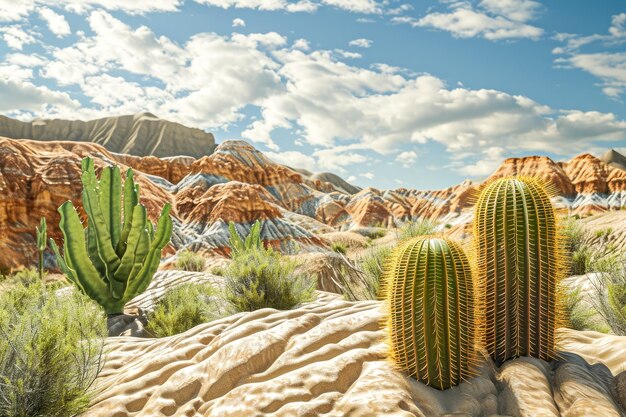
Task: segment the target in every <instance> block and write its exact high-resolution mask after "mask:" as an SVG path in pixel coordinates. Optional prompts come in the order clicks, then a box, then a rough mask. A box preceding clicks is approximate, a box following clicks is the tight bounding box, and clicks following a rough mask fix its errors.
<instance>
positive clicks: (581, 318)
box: [563, 288, 600, 330]
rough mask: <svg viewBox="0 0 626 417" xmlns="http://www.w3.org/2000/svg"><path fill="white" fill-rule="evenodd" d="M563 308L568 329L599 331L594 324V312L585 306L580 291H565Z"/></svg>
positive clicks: (577, 289)
mask: <svg viewBox="0 0 626 417" xmlns="http://www.w3.org/2000/svg"><path fill="white" fill-rule="evenodd" d="M564 295H565V300H564V302H563V307H564V309H565V316H566V317H567V318H568V321H569V327H570V328H571V329H574V330H600V329H598V326H597V325H596V323H595V322H594V320H593V319H594V316H595V313H594V311H593V310H592V309H591V308H590V307H588V306H587V305H585V303H584V301H583V297H582V295H581V293H580V289H579V288H576V289H571V290H569V289H568V290H566V292H565V294H564Z"/></svg>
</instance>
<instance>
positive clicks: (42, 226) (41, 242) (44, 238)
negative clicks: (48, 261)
mask: <svg viewBox="0 0 626 417" xmlns="http://www.w3.org/2000/svg"><path fill="white" fill-rule="evenodd" d="M35 229H36V232H37V250H38V251H39V265H38V267H39V279H40V280H42V281H43V253H44V252H45V250H46V246H47V245H48V231H47V227H46V218H45V217H42V218H41V221H40V223H39V227H36V228H35Z"/></svg>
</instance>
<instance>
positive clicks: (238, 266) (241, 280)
mask: <svg viewBox="0 0 626 417" xmlns="http://www.w3.org/2000/svg"><path fill="white" fill-rule="evenodd" d="M297 265H298V264H297V262H296V261H294V260H292V259H289V258H287V257H284V256H282V255H281V254H280V253H278V252H275V251H274V250H272V249H263V250H249V251H244V252H242V253H239V254H238V255H237V256H235V257H234V258H233V261H232V262H231V264H230V265H229V266H228V268H227V269H226V281H225V284H226V289H225V299H226V301H227V302H228V306H229V309H230V310H231V311H232V312H241V311H254V310H258V309H261V308H275V309H277V310H289V309H291V308H294V307H295V306H297V305H299V304H301V303H304V302H306V301H311V300H313V295H314V291H315V280H313V279H310V278H309V277H306V276H304V275H300V274H296V273H295V269H296V267H297Z"/></svg>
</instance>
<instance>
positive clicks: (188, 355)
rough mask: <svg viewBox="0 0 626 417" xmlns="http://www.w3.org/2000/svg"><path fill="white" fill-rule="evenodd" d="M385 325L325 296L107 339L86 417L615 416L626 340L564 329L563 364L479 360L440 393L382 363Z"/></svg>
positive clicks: (372, 307)
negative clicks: (174, 331)
mask: <svg viewBox="0 0 626 417" xmlns="http://www.w3.org/2000/svg"><path fill="white" fill-rule="evenodd" d="M174 276H175V275H172V277H174ZM170 278H171V277H170ZM380 319H381V305H380V303H379V302H376V301H367V302H356V303H351V302H347V301H344V300H342V299H341V298H339V297H338V296H336V295H332V294H329V293H320V294H319V297H318V299H317V300H316V301H315V302H313V303H309V304H306V305H304V306H302V307H300V308H298V309H294V310H291V311H276V310H271V309H264V310H259V311H256V312H252V313H241V314H237V315H234V316H231V317H228V318H225V319H221V320H218V321H214V322H212V323H207V324H204V325H200V326H197V327H195V328H193V329H191V330H189V331H187V332H186V333H183V334H181V335H177V336H173V337H169V338H162V339H139V338H130V337H117V338H109V340H108V342H107V346H106V348H107V351H108V352H109V353H108V356H107V361H106V364H105V367H104V369H103V372H102V373H101V375H100V377H99V378H98V380H97V389H98V390H99V393H98V395H97V397H96V398H95V400H94V401H93V403H92V405H91V407H90V409H89V411H88V412H87V413H86V414H85V415H87V416H96V417H98V416H107V417H110V416H114V417H124V416H440V415H445V414H450V413H461V414H460V415H473V416H483V415H484V416H487V415H493V414H503V415H514V416H548V415H554V416H559V415H563V416H602V417H612V416H616V417H618V416H620V415H622V414H621V412H622V411H621V410H620V409H619V406H618V405H617V403H616V401H615V400H614V399H613V395H612V391H611V390H612V388H611V386H612V385H611V384H612V375H611V371H612V372H614V373H615V372H618V371H619V370H620V369H621V368H620V367H621V366H623V363H624V361H625V359H624V358H623V354H624V352H625V351H626V338H619V337H613V336H607V335H602V334H597V333H591V332H582V333H581V332H575V331H571V330H563V331H562V332H561V334H562V336H563V342H562V344H561V347H562V348H564V349H566V350H568V351H569V353H566V354H564V357H563V358H564V359H563V360H561V361H557V362H554V363H551V364H548V363H545V362H542V361H539V360H535V359H528V358H523V359H518V360H514V361H509V362H507V363H506V364H505V365H504V366H503V367H502V368H501V369H499V370H498V369H496V368H495V367H494V366H493V364H491V363H486V364H485V366H484V367H483V369H482V372H481V375H480V376H478V377H476V378H474V379H472V380H471V381H469V382H465V383H463V384H461V385H460V386H458V387H455V388H453V389H451V390H448V391H445V392H441V391H437V390H434V389H432V388H429V387H427V386H425V385H423V384H420V383H417V382H415V381H414V380H410V379H407V378H405V377H404V376H403V375H402V374H401V373H399V372H397V371H395V370H394V369H393V368H392V366H391V365H390V364H389V363H388V362H387V361H386V359H385V357H386V355H385V352H386V347H385V345H384V343H383V342H382V340H383V338H384V333H383V332H382V331H381V330H380V329H379V321H380ZM620 358H621V359H620ZM586 361H587V362H589V363H590V364H591V365H589V364H587V362H586ZM594 364H595V365H594ZM605 365H606V366H605Z"/></svg>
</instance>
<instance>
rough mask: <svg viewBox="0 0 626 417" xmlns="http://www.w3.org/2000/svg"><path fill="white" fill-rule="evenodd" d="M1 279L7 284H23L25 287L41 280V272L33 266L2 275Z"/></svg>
mask: <svg viewBox="0 0 626 417" xmlns="http://www.w3.org/2000/svg"><path fill="white" fill-rule="evenodd" d="M0 281H2V282H3V283H4V284H6V285H7V286H13V285H23V286H25V287H30V286H31V285H33V284H37V283H39V282H41V280H40V279H39V272H38V271H37V270H36V269H33V268H27V269H23V270H21V271H19V272H16V273H14V274H10V275H2V276H1V278H0Z"/></svg>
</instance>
